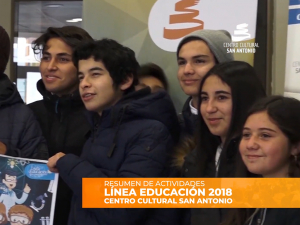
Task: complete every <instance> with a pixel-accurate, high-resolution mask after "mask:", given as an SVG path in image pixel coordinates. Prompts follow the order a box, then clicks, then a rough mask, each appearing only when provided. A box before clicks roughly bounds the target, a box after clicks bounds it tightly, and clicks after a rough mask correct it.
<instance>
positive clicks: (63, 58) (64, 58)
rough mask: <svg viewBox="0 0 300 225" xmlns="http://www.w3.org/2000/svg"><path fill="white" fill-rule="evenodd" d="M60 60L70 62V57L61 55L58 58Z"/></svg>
mask: <svg viewBox="0 0 300 225" xmlns="http://www.w3.org/2000/svg"><path fill="white" fill-rule="evenodd" d="M58 61H59V62H62V63H65V62H70V59H68V58H66V57H60V58H58Z"/></svg>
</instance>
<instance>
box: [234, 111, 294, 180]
mask: <svg viewBox="0 0 300 225" xmlns="http://www.w3.org/2000/svg"><path fill="white" fill-rule="evenodd" d="M240 153H241V156H242V159H243V161H244V163H245V165H246V166H247V168H248V170H249V171H250V172H251V173H254V174H260V175H262V176H264V177H287V176H288V168H289V158H290V156H291V154H296V153H297V148H296V147H293V146H290V144H289V140H288V138H287V137H286V136H285V135H284V133H283V132H282V131H281V130H280V129H279V128H278V126H277V125H276V124H275V123H273V122H272V121H271V120H270V118H269V116H268V114H267V112H266V111H264V112H259V113H255V114H252V115H251V116H249V117H248V119H247V121H246V123H245V125H244V130H243V138H242V140H241V143H240Z"/></svg>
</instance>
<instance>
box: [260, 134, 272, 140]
mask: <svg viewBox="0 0 300 225" xmlns="http://www.w3.org/2000/svg"><path fill="white" fill-rule="evenodd" d="M260 137H261V138H262V139H269V138H271V137H272V135H270V134H268V133H261V134H260Z"/></svg>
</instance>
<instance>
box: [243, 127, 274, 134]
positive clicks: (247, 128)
mask: <svg viewBox="0 0 300 225" xmlns="http://www.w3.org/2000/svg"><path fill="white" fill-rule="evenodd" d="M243 130H251V129H250V128H249V127H244V128H243ZM258 130H259V131H270V132H273V133H276V131H275V130H273V129H270V128H266V127H262V128H259V129H258Z"/></svg>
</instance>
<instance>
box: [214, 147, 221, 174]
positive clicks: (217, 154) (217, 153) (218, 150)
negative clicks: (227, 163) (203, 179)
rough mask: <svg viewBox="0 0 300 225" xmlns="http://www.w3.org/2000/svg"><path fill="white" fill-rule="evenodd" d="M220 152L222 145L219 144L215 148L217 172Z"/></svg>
mask: <svg viewBox="0 0 300 225" xmlns="http://www.w3.org/2000/svg"><path fill="white" fill-rule="evenodd" d="M221 152H222V146H221V145H219V146H218V148H217V152H216V157H215V164H216V172H218V170H219V165H220V156H221Z"/></svg>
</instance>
